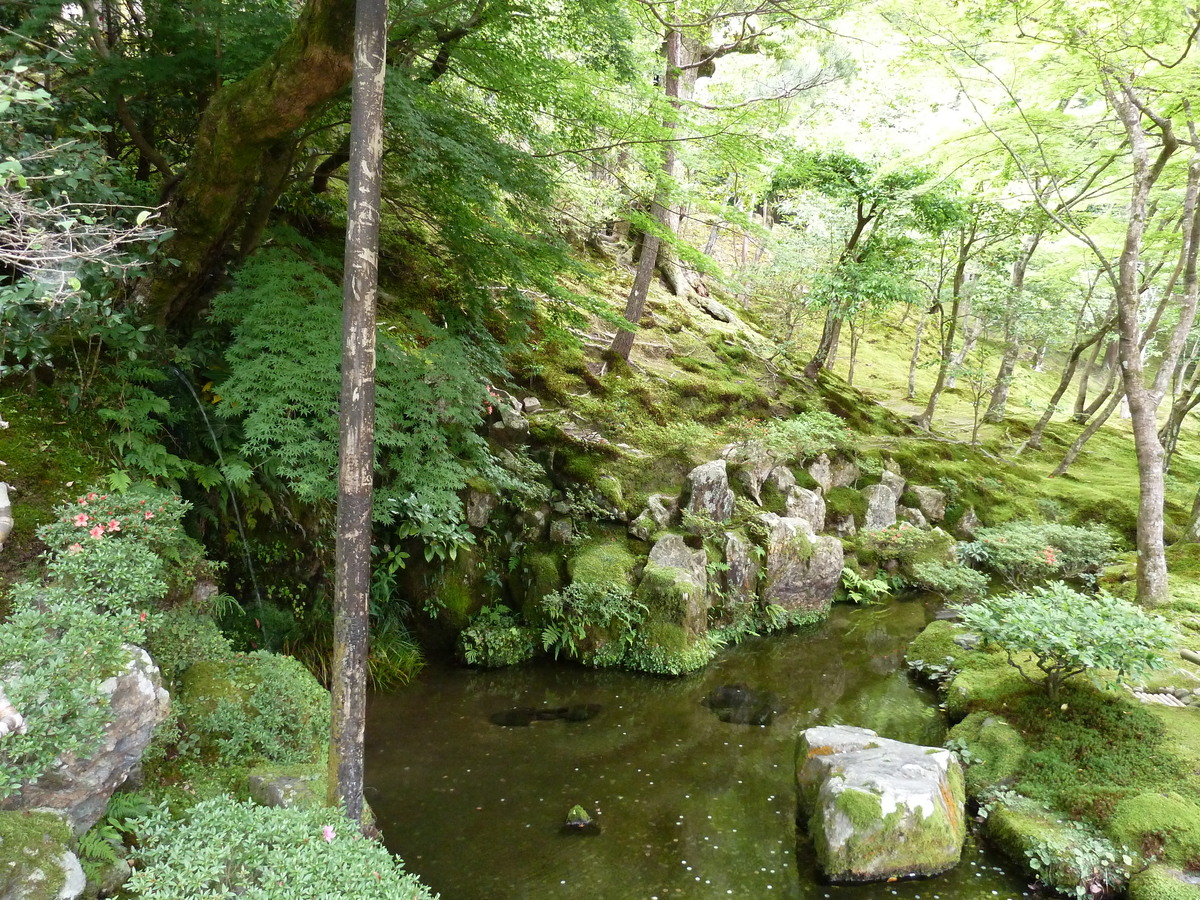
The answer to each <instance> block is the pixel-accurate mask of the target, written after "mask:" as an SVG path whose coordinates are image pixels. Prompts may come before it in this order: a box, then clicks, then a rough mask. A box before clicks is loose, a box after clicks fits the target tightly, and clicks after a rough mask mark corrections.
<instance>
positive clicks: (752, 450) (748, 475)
mask: <svg viewBox="0 0 1200 900" xmlns="http://www.w3.org/2000/svg"><path fill="white" fill-rule="evenodd" d="M721 456H722V457H724V458H725V460H726V461H727V462H729V463H730V464H732V465H734V466H736V469H735V470H734V476H733V477H734V479H735V480H736V481H737V482H738V484H740V485H741V486H742V488H743V489H744V490H745V491H746V495H747V496H748V497H750V499H752V500H753V501H754V502H755V503H757V504H758V505H759V506H761V505H762V486H763V483H764V482H765V481H766V480H767V476H769V475H770V474H771V471H772V470H773V469H774V468H775V458H774V457H773V456H772V455H771V453H770V451H768V450H767V448H766V447H765V446H764V445H763V444H761V443H760V442H758V441H745V442H743V443H739V444H730V445H729V446H728V447H726V448H725V449H724V450H722V451H721Z"/></svg>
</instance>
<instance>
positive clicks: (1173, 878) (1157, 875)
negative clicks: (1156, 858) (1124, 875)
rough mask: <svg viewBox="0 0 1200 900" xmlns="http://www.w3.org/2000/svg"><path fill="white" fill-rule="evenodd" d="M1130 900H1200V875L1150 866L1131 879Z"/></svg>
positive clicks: (1164, 866) (1167, 867) (1163, 866)
mask: <svg viewBox="0 0 1200 900" xmlns="http://www.w3.org/2000/svg"><path fill="white" fill-rule="evenodd" d="M1129 900H1200V873H1196V872H1183V871H1181V870H1179V869H1174V868H1171V867H1170V866H1166V865H1160V864H1155V865H1152V866H1149V867H1148V868H1147V869H1146V870H1145V871H1143V872H1139V873H1138V874H1136V875H1134V876H1133V877H1132V878H1130V879H1129Z"/></svg>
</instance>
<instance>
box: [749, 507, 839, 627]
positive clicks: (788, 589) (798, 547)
mask: <svg viewBox="0 0 1200 900" xmlns="http://www.w3.org/2000/svg"><path fill="white" fill-rule="evenodd" d="M759 519H760V520H761V521H762V522H763V524H764V525H766V526H767V560H766V572H765V574H764V576H763V592H762V597H763V601H764V602H765V603H773V604H775V605H777V606H781V607H783V608H784V609H786V610H788V611H789V612H816V613H825V612H827V611H828V610H829V605H830V603H832V602H833V592H834V591H835V590H836V589H837V586H838V583H839V582H840V581H841V578H842V564H843V562H844V560H843V553H842V542H841V541H839V540H838V539H837V538H834V537H828V536H820V537H818V536H817V535H816V533H815V532H814V531H813V528H812V526H811V525H810V524H809V523H808V520H807V519H794V518H787V517H783V516H777V515H775V514H774V513H764V514H763V515H761V516H759Z"/></svg>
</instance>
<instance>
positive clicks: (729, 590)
mask: <svg viewBox="0 0 1200 900" xmlns="http://www.w3.org/2000/svg"><path fill="white" fill-rule="evenodd" d="M750 549H751V548H750V542H749V541H747V540H746V539H745V538H744V537H742V536H741V535H740V534H737V533H736V532H733V531H727V532H725V565H726V566H727V567H728V568H726V569H725V573H724V582H725V597H726V600H727V601H729V602H732V603H752V602H754V599H755V594H756V593H757V589H758V560H757V559H755V558H754V556H753V555H752V554H751V552H750Z"/></svg>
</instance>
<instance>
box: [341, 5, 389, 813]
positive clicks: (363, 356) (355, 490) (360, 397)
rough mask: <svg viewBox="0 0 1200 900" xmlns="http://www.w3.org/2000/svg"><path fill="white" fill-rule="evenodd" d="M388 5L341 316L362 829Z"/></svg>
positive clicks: (350, 220) (380, 16) (365, 42)
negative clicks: (376, 332)
mask: <svg viewBox="0 0 1200 900" xmlns="http://www.w3.org/2000/svg"><path fill="white" fill-rule="evenodd" d="M387 13H388V4H387V0H358V12H357V15H356V19H355V25H354V34H355V38H354V91H353V97H352V101H351V121H350V185H349V189H350V207H349V213H348V215H347V220H346V257H345V276H344V284H343V295H342V296H343V301H342V303H343V314H342V396H341V412H340V421H339V428H340V432H341V449H340V456H339V466H338V508H337V583H336V585H335V590H334V635H333V652H334V657H333V727H332V732H331V737H330V752H329V770H330V774H331V775H332V776H334V777H331V778H330V779H329V783H330V791H331V793H332V794H333V796H332V798H331V799H333V800H334V801H336V802H339V803H341V804H343V805H344V807H345V810H346V815H347V816H349V817H350V818H351V819H353V820H354V821H356V822H357V821H361V820H362V810H363V733H364V726H365V722H366V706H367V703H366V694H367V639H368V633H367V629H368V621H369V619H368V601H369V596H370V590H371V498H372V486H373V483H374V472H375V465H374V460H375V298H376V293H377V288H378V275H379V264H378V258H379V195H380V186H381V184H382V172H381V162H382V158H383V89H384V80H385V65H384V63H385V57H386V53H387Z"/></svg>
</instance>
